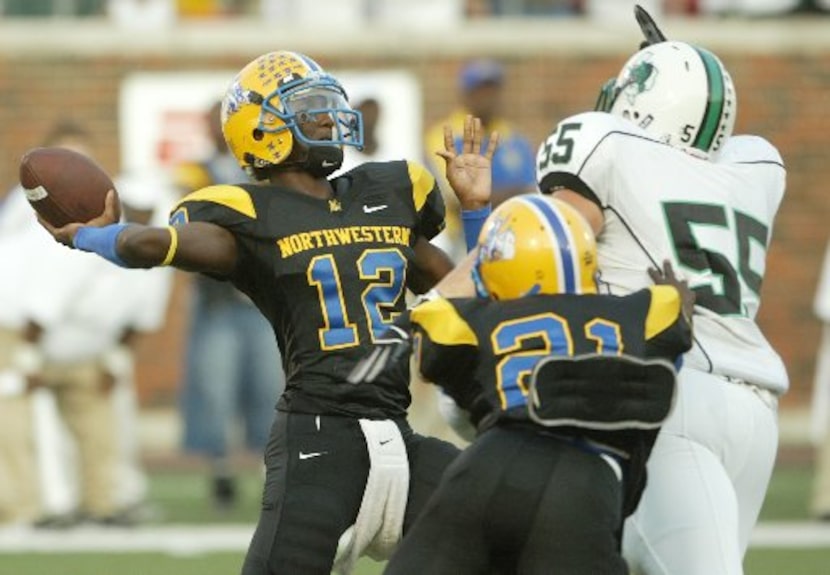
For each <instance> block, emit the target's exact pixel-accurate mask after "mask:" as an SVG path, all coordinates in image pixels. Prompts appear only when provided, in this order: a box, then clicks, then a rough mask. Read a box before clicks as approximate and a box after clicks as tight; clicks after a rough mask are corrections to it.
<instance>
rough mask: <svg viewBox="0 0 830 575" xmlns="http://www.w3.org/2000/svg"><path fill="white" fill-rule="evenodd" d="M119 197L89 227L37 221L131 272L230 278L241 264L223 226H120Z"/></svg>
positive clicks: (68, 243)
mask: <svg viewBox="0 0 830 575" xmlns="http://www.w3.org/2000/svg"><path fill="white" fill-rule="evenodd" d="M117 201H118V200H117V198H116V196H115V194H114V193H113V192H110V193H109V194H108V195H107V198H106V202H105V207H104V212H103V213H102V214H101V215H100V216H98V217H97V218H94V219H92V220H90V221H88V222H86V223H80V222H75V223H71V224H67V225H65V226H63V227H61V228H56V227H54V226H52V225H51V224H49V222H47V221H45V220H44V219H43V218H40V217H38V221H39V222H40V224H41V225H42V226H43V227H44V228H46V230H47V231H48V232H49V233H50V234H52V237H54V238H55V240H56V241H58V242H60V243H62V244H64V245H66V246H69V247H71V248H75V249H79V250H82V251H87V252H92V253H96V254H98V255H99V256H101V257H103V258H105V259H107V260H109V261H111V262H113V263H114V264H117V265H120V266H122V267H128V268H152V267H157V266H164V265H172V266H174V267H177V268H180V269H183V270H186V271H200V272H208V273H212V274H215V275H220V276H221V275H227V274H229V273H230V272H231V271H233V269H234V267H235V266H236V258H237V252H236V240H235V239H234V237H233V235H232V234H231V233H230V232H229V231H227V230H225V229H224V228H222V227H219V226H217V225H214V224H209V223H203V222H194V223H188V224H184V225H182V226H177V227H173V226H168V227H166V228H160V227H151V226H142V225H138V224H121V223H118V215H117V214H118V213H119V210H118V206H117Z"/></svg>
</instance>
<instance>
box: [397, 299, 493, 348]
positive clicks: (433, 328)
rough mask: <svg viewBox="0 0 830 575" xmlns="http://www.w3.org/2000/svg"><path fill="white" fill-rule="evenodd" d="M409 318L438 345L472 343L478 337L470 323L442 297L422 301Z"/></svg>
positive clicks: (474, 342)
mask: <svg viewBox="0 0 830 575" xmlns="http://www.w3.org/2000/svg"><path fill="white" fill-rule="evenodd" d="M410 318H411V320H412V322H413V323H417V324H418V325H419V326H421V328H422V329H423V330H424V331H425V332H426V334H427V335H428V336H429V339H430V340H432V341H433V342H434V343H437V344H440V345H474V346H478V338H477V337H476V334H475V333H474V332H473V330H472V329H471V328H470V325H469V324H468V323H467V322H466V321H464V319H463V318H462V317H461V316H460V315H458V311H457V310H456V309H455V307H453V305H452V304H451V303H450V302H449V301H447V300H446V299H444V298H438V299H434V300H431V301H428V302H425V303H422V304H421V305H419V306H418V307H416V308H415V309H413V310H412V313H411V315H410Z"/></svg>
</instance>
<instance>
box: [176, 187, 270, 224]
mask: <svg viewBox="0 0 830 575" xmlns="http://www.w3.org/2000/svg"><path fill="white" fill-rule="evenodd" d="M185 202H213V203H214V204H220V205H222V206H226V207H228V208H230V209H232V210H235V211H237V212H239V213H240V214H243V215H246V216H248V217H249V218H251V219H253V220H255V219H256V208H254V201H253V199H251V195H250V194H249V193H248V192H246V191H245V190H243V189H242V188H240V187H239V186H229V185H218V186H208V187H207V188H202V189H201V190H197V191H195V192H193V193H192V194H188V195H186V196H185V197H184V198H182V200H181V201H180V202H179V203H178V204H177V206H176V207H178V206H181V205H182V204H183V203H185Z"/></svg>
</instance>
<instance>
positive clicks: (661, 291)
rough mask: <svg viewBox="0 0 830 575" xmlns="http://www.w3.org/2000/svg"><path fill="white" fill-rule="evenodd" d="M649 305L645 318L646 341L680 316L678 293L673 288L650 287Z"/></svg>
mask: <svg viewBox="0 0 830 575" xmlns="http://www.w3.org/2000/svg"><path fill="white" fill-rule="evenodd" d="M649 289H650V290H651V303H650V304H649V307H648V315H647V316H646V334H645V335H646V339H647V340H649V339H651V338H652V337H654V336H655V335H657V334H659V333H661V332H663V331H664V330H666V329H667V328H668V327H669V326H671V325H672V324H673V323H674V322H676V321H677V318H678V317H679V316H680V306H681V303H682V302H681V301H680V292H678V291H677V289H676V288H675V287H673V286H669V285H658V286H651V287H650V288H649Z"/></svg>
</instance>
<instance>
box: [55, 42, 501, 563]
mask: <svg viewBox="0 0 830 575" xmlns="http://www.w3.org/2000/svg"><path fill="white" fill-rule="evenodd" d="M222 127H223V133H224V135H225V139H226V141H227V143H228V147H229V148H230V150H231V151H232V152H233V154H234V156H235V157H236V159H237V160H238V161H239V163H240V165H241V166H242V167H243V168H245V170H246V171H247V172H248V174H249V175H250V176H251V177H252V181H254V183H240V184H239V185H217V186H210V187H207V188H203V189H201V190H198V191H195V192H193V193H191V194H190V195H188V196H186V197H185V198H184V199H183V200H182V201H181V202H180V203H179V204H178V205H177V206H176V207H175V208H174V210H173V211H172V213H171V219H170V224H171V225H170V226H169V227H168V228H152V227H141V226H132V225H129V226H125V225H122V224H116V220H115V219H114V214H115V213H116V210H115V207H116V205H115V202H116V201H117V199H116V197H115V195H114V194H112V193H111V194H110V196H109V197H108V200H107V208H106V210H105V212H104V214H103V215H102V216H101V217H99V218H96V219H95V220H92V221H91V222H87V223H86V224H70V225H68V226H66V227H63V228H60V229H55V228H52V227H50V226H49V225H48V224H46V223H45V222H42V223H44V226H45V227H47V229H48V230H49V231H50V232H51V233H52V234H53V235H54V236H55V238H56V239H57V240H58V241H61V242H63V243H65V244H67V245H70V246H73V247H75V248H78V249H82V250H86V251H91V252H94V253H98V254H99V255H101V256H103V257H105V258H108V259H109V260H111V261H113V262H114V263H116V264H119V265H122V266H126V267H153V266H158V265H173V266H175V267H177V268H180V269H183V270H188V271H197V272H202V273H205V274H208V275H210V276H212V277H215V278H220V279H226V280H229V281H231V282H232V283H233V285H234V286H236V287H237V288H238V289H239V290H241V291H242V292H244V293H245V294H247V295H248V296H249V297H250V298H251V299H252V300H253V301H254V303H255V304H256V305H257V307H258V308H259V309H260V311H261V312H262V313H263V315H264V316H265V317H266V318H268V320H269V321H270V322H271V324H272V326H273V328H274V332H275V335H276V339H277V341H278V343H279V346H280V349H281V351H282V357H283V367H284V371H285V374H286V389H285V392H284V394H283V395H282V398H281V399H280V401H279V403H278V406H277V410H278V412H277V417H276V418H275V422H274V425H273V428H272V431H271V438H270V441H269V444H268V447H267V449H266V453H265V463H266V468H267V473H266V479H265V487H264V494H263V501H262V510H261V514H260V519H259V523H258V525H257V529H256V532H255V534H254V537H253V540H252V542H251V546H250V549H249V551H248V554H247V556H246V559H245V563H244V566H243V568H242V573H243V574H244V575H269V574H273V573H280V574H283V573H291V574H302V575H329V573H330V572H331V570H332V568H333V566H334V567H336V568H337V569H338V570H340V571H342V572H348V571H349V570H350V569H351V566H352V565H353V564H354V562H355V561H356V559H357V558H358V557H359V556H360V555H361V554H364V553H368V554H371V555H373V556H375V557H377V558H383V557H386V556H388V554H389V553H390V552H391V549H392V548H394V546H395V545H396V544H397V543H398V540H399V539H400V536H401V533H402V532H403V531H406V530H407V529H408V527H409V526H410V524H412V523H413V521H414V518H415V516H416V514H417V513H418V511H419V510H420V508H421V507H422V505H423V504H424V502H425V501H426V500H427V498H428V496H429V495H430V494H431V493H432V491H433V490H434V488H435V487H436V486H437V484H438V480H439V478H440V475H441V473H442V472H443V470H444V468H445V467H446V466H447V465H448V464H449V463H450V462H451V461H452V459H453V458H454V457H455V456H456V454H457V452H458V450H457V448H456V447H455V446H453V445H452V444H450V443H447V442H443V441H439V440H437V439H434V438H428V437H422V436H420V435H418V434H416V433H414V432H413V430H412V429H411V427H410V426H409V425H408V423H407V421H406V410H407V407H408V406H409V402H410V395H409V390H408V385H409V371H408V367H403V368H401V369H399V370H397V371H393V372H389V373H385V374H384V375H383V377H381V378H379V379H378V380H377V381H375V382H373V383H372V384H367V385H362V386H354V385H352V384H350V383H348V382H347V381H346V376H347V375H348V373H349V372H350V370H351V368H352V367H353V366H354V364H355V363H356V362H357V361H358V360H359V359H360V358H361V357H362V356H363V355H365V353H366V352H367V350H368V349H369V348H370V346H371V345H372V343H373V342H374V341H375V340H376V339H378V338H379V336H380V335H381V334H382V333H383V332H384V331H385V330H386V329H387V328H388V326H389V325H391V324H392V322H393V321H394V320H395V318H396V317H397V316H398V315H400V314H401V313H402V312H404V310H405V295H406V290H407V289H410V290H412V291H413V292H415V293H421V292H423V291H425V290H426V289H429V288H430V287H431V286H432V285H433V284H435V283H436V282H437V281H438V280H439V279H440V278H441V277H443V276H444V275H445V274H446V273H447V271H449V270H450V269H451V267H452V264H451V262H450V260H449V259H448V258H447V256H446V255H445V254H444V253H443V252H441V250H439V249H438V248H436V247H434V246H433V245H432V244H430V243H429V239H430V238H432V237H433V236H434V235H436V234H437V233H438V232H439V231H440V230H441V229H442V227H443V225H444V206H443V203H442V199H441V194H440V191H439V190H438V188H437V186H436V185H435V180H434V178H433V177H432V176H431V175H430V173H429V172H428V171H427V170H426V169H425V168H424V167H422V166H421V165H419V164H417V163H414V162H408V161H396V162H385V163H369V164H365V165H362V166H359V167H357V168H355V169H353V170H351V171H350V172H347V173H345V174H343V175H341V176H339V177H337V178H333V179H331V180H329V179H328V176H329V175H331V174H332V173H334V171H335V170H337V169H338V168H339V167H340V165H341V163H342V159H343V148H342V147H343V146H346V145H350V146H356V147H360V146H361V142H362V136H361V133H362V118H361V115H360V113H359V112H357V111H355V110H353V109H352V108H351V107H350V106H349V105H348V103H347V99H346V94H345V91H344V89H343V87H342V86H341V85H340V83H339V82H338V80H337V79H336V78H334V77H333V76H331V75H330V74H328V73H326V72H325V71H324V70H323V69H322V68H321V67H320V66H319V65H318V64H317V63H316V62H314V61H313V60H312V59H311V58H308V57H307V56H304V55H302V54H299V53H296V52H272V53H269V54H265V55H263V56H260V57H258V58H256V59H255V60H253V61H252V62H251V63H249V64H248V65H247V66H245V67H244V68H243V69H242V70H241V71H240V73H239V74H238V75H237V76H236V77H235V78H234V80H233V81H232V82H231V84H230V86H229V88H228V90H227V92H226V95H225V98H224V100H223V103H222ZM479 131H480V123H479V122H476V121H474V120H472V119H470V120H468V122H467V125H466V126H465V134H464V137H465V149H464V152H463V153H462V154H457V155H456V154H455V152H454V151H451V150H450V149H447V150H445V151H441V152H440V154H441V155H442V157H444V158H445V159H446V160H447V162H448V164H447V173H448V174H447V175H448V178H449V180H450V182H451V183H452V184H453V185H457V186H459V187H460V188H463V189H466V190H468V191H473V192H475V190H476V189H477V188H483V189H488V188H489V185H490V160H491V158H492V155H493V151H494V150H495V146H496V142H497V137H493V138H491V139H490V143H489V144H488V146H487V149H486V150H484V151H481V153H479V150H478V149H477V148H478V147H479V145H480V142H481V136H480V134H479ZM474 148H475V152H474V151H473V150H474Z"/></svg>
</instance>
